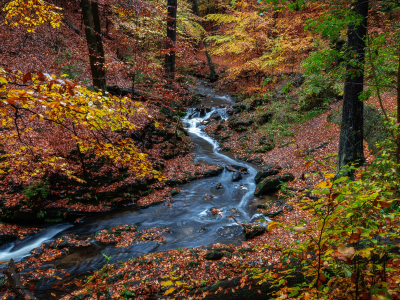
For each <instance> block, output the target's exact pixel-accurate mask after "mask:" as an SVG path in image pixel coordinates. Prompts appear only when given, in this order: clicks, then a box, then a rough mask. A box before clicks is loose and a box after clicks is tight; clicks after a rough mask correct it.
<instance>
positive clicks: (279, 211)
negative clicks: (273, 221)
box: [263, 208, 283, 218]
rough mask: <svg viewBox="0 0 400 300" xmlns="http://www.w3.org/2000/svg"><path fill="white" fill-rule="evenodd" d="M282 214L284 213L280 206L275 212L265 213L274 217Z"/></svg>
mask: <svg viewBox="0 0 400 300" xmlns="http://www.w3.org/2000/svg"><path fill="white" fill-rule="evenodd" d="M280 214H283V210H282V208H280V209H278V210H277V211H274V212H266V213H263V215H264V216H266V217H268V218H274V217H276V216H277V215H280Z"/></svg>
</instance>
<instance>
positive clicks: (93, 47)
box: [81, 0, 107, 90]
mask: <svg viewBox="0 0 400 300" xmlns="http://www.w3.org/2000/svg"><path fill="white" fill-rule="evenodd" d="M81 8H82V16H83V22H84V25H85V35H86V41H87V45H88V48H89V61H90V69H91V71H92V80H93V86H95V87H96V88H98V89H101V90H106V87H107V85H106V71H105V68H104V50H103V43H102V40H101V28H100V14H99V7H98V3H97V2H90V0H81Z"/></svg>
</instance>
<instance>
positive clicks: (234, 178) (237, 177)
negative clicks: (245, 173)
mask: <svg viewBox="0 0 400 300" xmlns="http://www.w3.org/2000/svg"><path fill="white" fill-rule="evenodd" d="M242 178H243V177H242V174H240V173H239V172H235V173H233V174H232V181H233V182H235V181H239V180H241V179H242Z"/></svg>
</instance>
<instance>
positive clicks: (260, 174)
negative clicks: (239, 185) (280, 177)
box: [254, 165, 282, 183]
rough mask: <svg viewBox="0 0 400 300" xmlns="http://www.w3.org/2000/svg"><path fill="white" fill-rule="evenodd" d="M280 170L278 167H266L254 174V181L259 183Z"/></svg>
mask: <svg viewBox="0 0 400 300" xmlns="http://www.w3.org/2000/svg"><path fill="white" fill-rule="evenodd" d="M280 169H282V168H281V167H279V166H274V165H266V166H265V168H264V169H263V170H262V171H260V172H258V173H257V174H256V176H255V177H254V181H255V182H256V183H259V182H260V181H261V180H263V179H264V178H267V177H269V176H272V175H276V174H278V173H279V170H280Z"/></svg>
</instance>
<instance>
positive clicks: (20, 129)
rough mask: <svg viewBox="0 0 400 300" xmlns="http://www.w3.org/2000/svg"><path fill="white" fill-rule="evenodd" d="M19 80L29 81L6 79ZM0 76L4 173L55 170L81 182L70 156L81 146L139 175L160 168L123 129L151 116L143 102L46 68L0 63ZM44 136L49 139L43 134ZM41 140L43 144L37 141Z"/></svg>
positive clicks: (85, 151)
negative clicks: (14, 85) (22, 86)
mask: <svg viewBox="0 0 400 300" xmlns="http://www.w3.org/2000/svg"><path fill="white" fill-rule="evenodd" d="M18 81H19V82H22V83H27V82H29V83H30V85H29V86H28V87H27V89H26V90H13V89H9V88H8V85H7V84H6V83H5V82H18ZM0 82H1V83H2V85H1V86H0V100H1V106H0V119H1V124H2V126H4V127H8V129H7V130H3V131H2V132H1V133H0V140H1V143H2V144H3V145H8V146H7V147H5V148H4V149H5V151H4V152H3V154H2V156H1V158H2V160H1V161H0V170H1V171H2V173H5V174H12V173H13V172H16V173H18V174H24V175H27V176H26V177H27V178H31V177H32V176H42V175H43V174H44V173H45V170H53V171H54V172H57V173H59V174H64V175H65V176H67V177H68V178H71V179H75V180H77V181H80V182H82V181H83V180H82V179H81V178H80V176H78V175H77V170H76V166H75V167H73V166H71V165H70V164H69V163H68V160H67V159H66V157H67V156H68V155H69V153H70V152H71V151H72V150H73V149H75V150H76V149H77V151H78V152H79V153H81V155H91V154H95V157H96V159H100V158H104V159H105V160H106V161H108V162H109V164H110V165H112V166H113V167H114V168H122V167H123V168H127V169H128V170H129V171H128V172H129V174H131V175H134V176H137V177H138V176H139V177H143V176H145V175H147V174H155V175H157V174H158V172H156V171H154V170H153V169H152V167H151V164H150V163H149V162H148V161H147V160H146V156H147V155H146V154H143V153H139V152H138V150H137V149H136V147H135V145H134V143H133V141H132V140H131V139H130V138H127V137H123V136H121V134H120V132H129V131H132V130H134V129H136V127H135V125H134V124H133V123H132V119H133V117H134V116H135V115H137V114H146V115H147V118H148V119H150V120H152V117H151V116H149V115H148V114H147V111H146V110H145V108H144V107H143V105H142V104H141V103H139V102H133V101H131V99H129V98H122V99H120V98H117V97H115V96H111V95H103V94H102V93H101V92H93V91H90V90H88V89H87V88H86V87H84V86H82V85H80V84H78V83H76V82H73V81H71V80H69V79H57V78H55V77H53V76H50V75H48V74H42V73H37V74H34V73H27V74H22V73H21V72H16V71H9V70H4V69H2V68H0ZM33 128H35V129H33ZM43 132H45V133H43ZM54 135H57V136H59V138H58V139H56V138H54ZM43 136H47V139H41V137H43ZM53 139H54V140H53ZM40 140H41V141H42V142H41V143H44V144H38V141H40ZM54 143H56V144H54ZM13 177H14V179H15V180H17V181H20V180H22V179H21V178H22V177H15V176H13ZM158 179H159V180H163V179H164V178H163V177H161V176H158Z"/></svg>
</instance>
